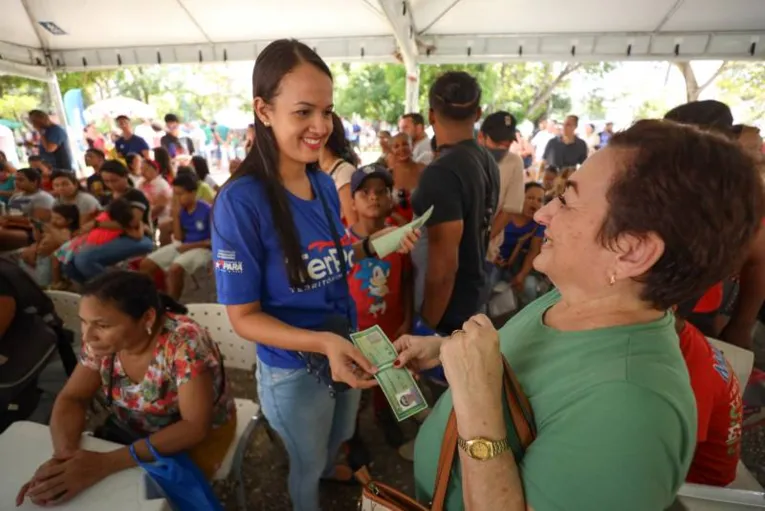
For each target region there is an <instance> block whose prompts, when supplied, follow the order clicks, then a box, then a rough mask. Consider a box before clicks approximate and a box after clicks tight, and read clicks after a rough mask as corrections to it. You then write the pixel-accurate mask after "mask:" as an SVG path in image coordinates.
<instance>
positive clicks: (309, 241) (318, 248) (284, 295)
mask: <svg viewBox="0 0 765 511" xmlns="http://www.w3.org/2000/svg"><path fill="white" fill-rule="evenodd" d="M308 175H309V178H310V179H311V184H312V186H313V191H314V195H315V198H314V199H313V200H303V199H300V198H298V197H296V196H294V195H292V194H291V193H289V192H288V191H285V193H286V194H287V201H288V203H289V206H290V210H291V212H292V219H293V221H294V222H295V227H296V231H297V233H298V237H299V241H300V245H301V247H302V252H303V261H304V262H305V264H306V268H307V270H308V274H309V276H310V277H311V278H312V282H309V283H307V285H305V286H303V287H301V288H293V287H292V286H291V285H290V283H289V279H288V277H287V270H286V267H285V265H284V253H283V252H282V249H281V247H280V243H279V236H278V235H277V232H276V227H275V226H274V221H273V218H272V216H271V207H270V205H269V199H268V196H267V194H266V188H265V186H264V185H263V183H261V182H260V181H258V180H257V179H256V178H255V177H254V176H246V177H242V178H239V179H236V180H234V181H231V182H229V183H228V184H227V185H226V186H224V187H223V189H222V190H221V191H220V193H219V194H218V197H217V199H216V201H215V211H214V214H213V221H214V224H215V225H214V228H213V237H212V247H213V261H214V266H215V276H216V284H217V288H218V301H219V302H220V303H222V304H225V305H239V304H245V303H252V302H258V301H259V302H260V306H261V308H262V310H263V312H265V313H267V314H270V315H271V316H273V317H275V318H277V319H279V320H281V321H283V322H284V323H287V324H288V325H292V326H295V327H299V328H307V329H310V330H318V329H320V328H321V327H322V325H324V324H325V323H326V322H327V320H328V319H329V318H330V317H331V316H336V315H342V316H343V317H350V318H351V320H352V322H353V323H354V326H355V316H356V306H355V304H354V303H353V300H352V298H351V297H350V296H349V293H348V284H347V283H346V282H345V279H344V278H343V275H342V270H341V267H340V261H339V258H338V254H337V250H336V249H335V243H334V242H333V240H332V231H331V230H330V224H329V220H328V218H327V215H326V214H325V212H324V208H323V207H322V203H321V200H320V199H319V196H318V194H319V193H321V194H322V196H323V197H324V200H325V201H326V202H327V206H328V208H329V210H330V213H331V215H332V221H333V222H334V223H335V229H336V231H337V232H338V233H339V235H340V236H343V233H344V228H343V224H342V222H341V221H340V199H339V197H338V195H337V191H336V189H335V184H334V182H333V181H332V178H330V177H329V176H328V175H326V174H324V173H323V172H317V171H313V170H310V171H309V172H308ZM342 245H343V252H345V254H344V255H345V258H346V262H347V264H346V266H347V268H348V269H349V270H350V268H352V267H353V249H352V247H351V242H350V239H349V238H348V237H347V236H344V237H343V238H342ZM251 340H253V341H256V342H257V339H251ZM257 350H258V358H259V359H260V361H261V362H262V363H264V364H267V365H269V366H273V367H281V368H301V367H303V366H304V364H303V362H302V361H301V360H300V359H299V358H298V356H297V354H296V353H295V352H293V351H288V350H281V349H277V348H273V347H271V346H267V345H265V344H261V343H258V344H257Z"/></svg>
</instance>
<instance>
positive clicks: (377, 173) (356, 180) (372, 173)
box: [351, 163, 393, 194]
mask: <svg viewBox="0 0 765 511" xmlns="http://www.w3.org/2000/svg"><path fill="white" fill-rule="evenodd" d="M371 177H379V178H380V179H382V180H383V182H384V183H385V186H387V187H388V188H390V189H393V176H391V174H390V172H389V171H388V169H386V168H385V167H383V166H382V165H380V164H379V163H371V164H369V165H364V166H363V167H361V168H359V169H358V170H356V171H355V172H354V173H353V175H351V194H354V193H356V192H357V191H358V189H359V188H361V185H363V184H364V181H366V180H367V179H369V178H371Z"/></svg>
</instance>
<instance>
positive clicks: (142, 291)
mask: <svg viewBox="0 0 765 511" xmlns="http://www.w3.org/2000/svg"><path fill="white" fill-rule="evenodd" d="M82 296H95V297H96V298H98V299H99V300H101V301H102V302H108V303H111V304H112V305H114V307H116V308H117V309H118V310H119V311H121V312H122V313H124V314H127V315H128V316H130V317H131V318H133V319H135V320H139V319H141V318H142V317H143V315H144V314H146V311H148V310H150V309H154V310H156V311H157V314H164V313H165V312H171V313H174V314H186V313H187V312H188V309H187V308H186V307H184V306H183V305H181V304H180V303H178V302H176V301H175V300H173V299H172V298H170V297H169V296H167V295H164V294H162V293H160V292H159V291H157V286H156V285H154V281H153V280H152V279H151V277H149V276H148V275H144V274H143V273H137V272H134V271H128V270H113V271H107V272H106V273H103V274H101V275H99V276H98V277H95V278H94V279H92V280H90V281H88V283H87V284H85V286H84V288H83V290H82Z"/></svg>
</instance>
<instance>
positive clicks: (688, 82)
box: [674, 60, 728, 103]
mask: <svg viewBox="0 0 765 511" xmlns="http://www.w3.org/2000/svg"><path fill="white" fill-rule="evenodd" d="M674 64H675V67H677V69H679V70H680V72H681V73H682V74H683V78H685V100H686V101H688V102H689V103H690V102H691V101H698V100H699V96H700V95H701V93H702V92H703V91H704V89H706V88H707V87H709V86H710V85H711V84H712V82H714V81H715V78H717V77H718V76H720V73H722V72H723V71H725V68H726V67H727V66H728V62H727V61H725V62H723V63H722V64H720V67H718V68H717V71H715V72H714V73H713V74H712V76H711V77H710V78H709V80H707V81H706V82H704V83H702V84H701V85H699V82H698V80H697V79H696V73H695V72H694V71H693V68H692V67H691V63H690V62H689V61H687V60H680V61H676V62H674Z"/></svg>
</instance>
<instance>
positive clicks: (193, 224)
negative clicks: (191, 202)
mask: <svg viewBox="0 0 765 511" xmlns="http://www.w3.org/2000/svg"><path fill="white" fill-rule="evenodd" d="M211 209H212V206H210V205H209V204H207V203H206V202H202V201H197V205H196V206H194V211H192V212H191V213H189V212H188V211H186V208H183V209H182V210H181V215H180V216H181V227H182V228H183V242H184V243H196V242H198V241H205V240H209V239H210V237H211V232H210V231H211V230H210V210H211Z"/></svg>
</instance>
